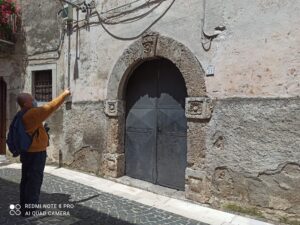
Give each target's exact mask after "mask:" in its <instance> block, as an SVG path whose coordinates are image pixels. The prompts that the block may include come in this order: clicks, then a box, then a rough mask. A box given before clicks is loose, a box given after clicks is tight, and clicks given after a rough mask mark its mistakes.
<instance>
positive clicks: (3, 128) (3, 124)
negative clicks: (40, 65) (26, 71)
mask: <svg viewBox="0 0 300 225" xmlns="http://www.w3.org/2000/svg"><path fill="white" fill-rule="evenodd" d="M0 83H1V84H0V86H1V85H3V86H2V88H4V89H3V90H0V91H1V92H2V93H0V96H1V98H2V99H0V101H1V102H0V103H1V104H3V108H1V109H0V110H1V111H2V112H1V114H2V116H3V117H2V118H0V123H1V131H0V133H1V136H2V135H4V136H5V134H6V129H7V127H6V126H7V83H6V82H5V80H4V78H3V77H0ZM4 136H3V137H0V138H1V146H0V148H1V149H0V155H6V143H5V138H4ZM2 138H4V139H2ZM2 141H3V142H2Z"/></svg>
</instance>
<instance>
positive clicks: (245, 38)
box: [72, 0, 300, 101]
mask: <svg viewBox="0 0 300 225" xmlns="http://www.w3.org/2000/svg"><path fill="white" fill-rule="evenodd" d="M96 2H97V9H98V10H99V12H101V11H103V12H105V11H107V10H108V9H112V8H114V7H116V6H119V5H121V4H120V3H118V4H117V3H116V2H115V1H101V2H99V1H96ZM124 2H125V1H124ZM126 2H130V1H126ZM170 2H171V1H164V2H163V3H162V4H161V5H160V6H159V7H158V8H157V9H155V10H154V11H153V12H152V13H151V14H150V15H149V16H147V17H146V18H143V19H141V20H140V21H137V22H134V23H128V24H117V25H106V27H107V28H108V29H109V30H110V31H111V32H112V33H114V34H115V35H118V36H120V37H130V36H135V35H137V34H139V33H140V31H142V30H143V29H144V28H145V27H147V26H148V25H149V24H151V22H153V21H154V20H155V19H156V18H157V17H158V16H159V15H161V13H162V12H163V11H164V9H166V8H167V7H168V5H169V4H170ZM203 5H204V2H203V1H200V0H189V1H184V0H179V1H176V2H175V3H174V5H172V7H171V9H170V10H169V11H168V12H167V14H166V15H165V16H164V17H163V18H162V19H161V20H159V21H158V22H157V23H156V24H155V25H154V26H153V27H152V28H151V30H152V31H154V32H158V33H160V34H161V35H164V36H167V37H171V38H173V39H175V40H177V41H178V42H181V43H182V44H184V45H185V46H187V47H188V48H189V49H190V50H191V51H192V52H193V53H194V54H195V55H196V56H197V58H198V59H199V61H200V63H201V64H202V66H203V69H206V68H207V66H208V65H213V66H214V67H215V76H213V77H206V85H207V90H208V95H209V96H211V97H218V98H225V97H294V96H298V95H299V93H300V78H299V72H298V71H299V67H300V65H299V58H300V55H299V46H300V45H299V44H300V43H299V42H300V40H299V38H297V37H298V36H299V34H300V29H299V27H298V24H299V22H300V18H299V16H298V13H297V12H299V9H300V3H299V1H296V0H294V1H293V0H292V1H285V0H284V1H279V0H276V1H267V0H260V1H258V0H256V1H252V2H251V3H250V2H247V1H238V0H235V1H207V3H206V11H205V20H204V21H205V28H204V30H205V32H206V33H208V34H213V32H214V27H216V26H219V25H224V26H226V30H225V31H223V32H222V33H221V34H220V35H219V36H218V37H217V38H216V39H214V40H213V42H212V48H211V50H210V51H209V52H205V51H204V50H203V48H202V46H201V33H202V21H203V17H204V13H203V8H204V6H203ZM133 6H134V5H133ZM133 6H132V7H133ZM144 11H145V10H144ZM144 11H143V10H140V12H139V11H138V13H135V14H133V15H132V16H135V15H138V14H142V13H143V12H144ZM108 15H110V14H108ZM108 15H107V14H104V16H108ZM82 16H83V15H81V17H82ZM127 17H129V16H127ZM125 18H126V17H125ZM118 19H119V20H120V18H118ZM118 19H115V20H113V21H118ZM91 21H97V18H96V17H94V18H92V19H91ZM89 29H90V30H89V31H87V30H85V29H82V30H80V41H79V49H80V68H79V71H80V72H79V76H80V79H79V80H78V81H77V82H76V85H75V84H73V85H74V87H75V86H76V89H75V90H77V89H80V90H85V91H84V94H83V93H80V94H79V93H78V92H77V91H75V92H74V100H75V101H81V100H101V99H105V98H107V97H109V96H106V95H105V89H106V85H105V84H106V81H107V78H108V76H109V74H110V72H111V71H112V68H113V66H114V63H115V62H116V60H117V59H118V58H119V56H120V55H121V54H122V53H123V52H124V51H125V49H126V48H127V47H128V46H129V45H130V44H131V43H132V42H133V41H121V40H116V39H114V38H112V37H111V36H109V35H108V34H107V33H106V32H105V31H104V30H103V29H102V27H101V26H100V25H98V26H92V27H90V28H89ZM206 41H207V40H204V42H206ZM74 49H75V34H74V35H73V52H72V53H73V54H72V56H73V60H72V63H74V60H75V59H74V54H75V52H74ZM72 68H73V67H72ZM87 84H89V85H87Z"/></svg>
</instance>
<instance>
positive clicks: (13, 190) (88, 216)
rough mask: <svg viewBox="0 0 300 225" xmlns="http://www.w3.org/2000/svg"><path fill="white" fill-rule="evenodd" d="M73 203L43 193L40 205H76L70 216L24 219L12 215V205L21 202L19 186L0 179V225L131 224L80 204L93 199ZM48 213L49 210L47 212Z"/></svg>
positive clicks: (63, 197)
mask: <svg viewBox="0 0 300 225" xmlns="http://www.w3.org/2000/svg"><path fill="white" fill-rule="evenodd" d="M95 197H97V195H96V196H92V197H89V198H87V199H84V200H81V201H78V202H73V201H72V202H71V201H69V199H70V195H68V194H59V193H53V194H48V193H45V192H41V195H40V199H41V201H40V203H41V204H42V203H47V204H60V203H61V204H74V205H75V206H74V208H73V209H68V210H66V209H65V211H69V213H70V216H69V215H67V216H57V215H40V216H36V217H28V218H24V217H21V216H16V215H10V214H9V211H10V209H9V206H10V204H17V203H18V202H19V184H17V183H14V182H10V181H8V180H4V179H1V178H0V199H1V201H0V224H25V223H26V224H48V223H49V224H60V225H61V224H74V225H77V224H99V223H101V225H130V224H131V223H128V222H125V221H122V220H119V219H117V218H114V217H112V216H110V215H107V214H105V213H101V212H98V211H95V210H92V209H90V208H87V207H84V206H82V205H79V204H78V203H80V202H83V201H88V200H90V199H91V198H95ZM46 212H48V209H47V210H46Z"/></svg>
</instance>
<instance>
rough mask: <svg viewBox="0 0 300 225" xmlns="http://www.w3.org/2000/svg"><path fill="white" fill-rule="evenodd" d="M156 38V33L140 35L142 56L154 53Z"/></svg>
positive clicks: (150, 55) (149, 55) (151, 55)
mask: <svg viewBox="0 0 300 225" xmlns="http://www.w3.org/2000/svg"><path fill="white" fill-rule="evenodd" d="M157 38H158V34H156V33H149V34H146V35H145V36H143V37H142V45H143V52H144V56H143V57H144V58H146V57H153V56H155V55H156V45H157Z"/></svg>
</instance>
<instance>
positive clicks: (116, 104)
mask: <svg viewBox="0 0 300 225" xmlns="http://www.w3.org/2000/svg"><path fill="white" fill-rule="evenodd" d="M104 112H105V114H106V115H107V116H110V117H116V116H119V115H120V114H122V113H123V102H122V101H120V100H106V101H105V105H104Z"/></svg>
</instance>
